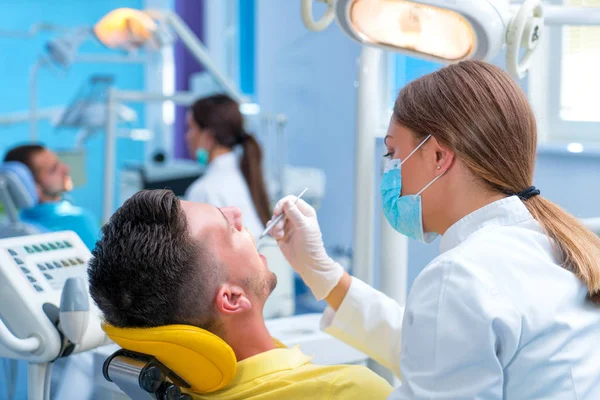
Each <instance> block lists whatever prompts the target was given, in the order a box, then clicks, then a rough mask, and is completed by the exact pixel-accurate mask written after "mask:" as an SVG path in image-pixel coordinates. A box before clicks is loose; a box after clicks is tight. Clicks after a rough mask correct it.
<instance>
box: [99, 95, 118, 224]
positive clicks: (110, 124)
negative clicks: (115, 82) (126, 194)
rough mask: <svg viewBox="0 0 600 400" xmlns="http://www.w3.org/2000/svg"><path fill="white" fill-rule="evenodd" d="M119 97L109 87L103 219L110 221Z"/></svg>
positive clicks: (113, 196)
mask: <svg viewBox="0 0 600 400" xmlns="http://www.w3.org/2000/svg"><path fill="white" fill-rule="evenodd" d="M117 98H118V92H117V90H116V89H114V88H109V89H108V95H107V97H106V134H105V135H106V136H105V137H104V204H102V220H103V222H105V223H106V222H108V220H109V219H110V216H111V215H112V213H113V208H114V201H115V169H116V159H117V157H116V153H117V112H116V111H117Z"/></svg>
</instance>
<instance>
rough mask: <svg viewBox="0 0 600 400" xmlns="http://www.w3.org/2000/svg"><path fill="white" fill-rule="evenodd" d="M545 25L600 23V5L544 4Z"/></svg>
mask: <svg viewBox="0 0 600 400" xmlns="http://www.w3.org/2000/svg"><path fill="white" fill-rule="evenodd" d="M544 24H545V25H550V26H553V25H572V26H586V25H600V7H565V6H552V5H547V4H544Z"/></svg>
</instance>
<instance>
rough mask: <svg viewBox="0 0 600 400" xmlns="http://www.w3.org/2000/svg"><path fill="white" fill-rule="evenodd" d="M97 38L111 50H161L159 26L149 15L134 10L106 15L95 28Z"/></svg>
mask: <svg viewBox="0 0 600 400" xmlns="http://www.w3.org/2000/svg"><path fill="white" fill-rule="evenodd" d="M93 30H94V34H95V35H96V38H97V39H98V40H99V41H100V42H102V43H103V44H104V45H105V46H106V47H109V48H111V49H122V50H127V51H130V50H134V49H137V48H140V47H142V46H144V45H150V46H151V47H153V48H159V47H160V46H161V45H162V43H161V41H160V35H159V34H158V33H159V27H158V24H157V23H156V22H155V21H154V20H153V19H152V17H150V16H149V15H148V14H147V13H145V12H143V11H141V10H135V9H132V8H117V9H115V10H112V11H111V12H109V13H108V14H106V15H105V16H104V17H102V19H100V21H98V22H97V23H96V25H95V26H94V28H93Z"/></svg>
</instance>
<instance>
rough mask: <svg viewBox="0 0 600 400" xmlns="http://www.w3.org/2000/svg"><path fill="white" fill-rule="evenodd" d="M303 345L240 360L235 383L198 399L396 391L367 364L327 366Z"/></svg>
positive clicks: (347, 398)
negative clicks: (320, 363) (316, 361)
mask: <svg viewBox="0 0 600 400" xmlns="http://www.w3.org/2000/svg"><path fill="white" fill-rule="evenodd" d="M310 360H311V357H309V356H307V355H305V354H303V353H302V351H300V349H299V348H297V347H296V348H292V349H287V348H278V349H274V350H269V351H266V352H264V353H261V354H257V355H255V356H253V357H250V358H247V359H245V360H243V361H240V362H239V363H238V366H237V372H236V375H235V377H234V378H233V380H232V381H231V383H229V385H227V386H226V387H224V388H223V389H221V390H219V391H217V392H213V393H206V394H196V393H191V394H192V396H193V398H194V400H201V399H202V400H204V399H211V400H214V399H219V400H242V399H243V400H246V399H250V400H287V399H311V400H312V399H315V400H318V399H323V400H337V399H344V400H378V399H382V400H383V399H386V398H387V397H388V396H389V395H390V393H391V392H392V390H393V389H392V387H391V386H390V385H389V384H388V382H387V381H386V380H385V379H383V378H382V377H380V376H379V375H377V374H376V373H374V372H373V371H371V370H370V369H368V368H366V367H361V366H356V365H335V366H323V365H315V364H312V363H311V362H310Z"/></svg>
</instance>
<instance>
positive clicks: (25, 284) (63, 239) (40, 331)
mask: <svg viewBox="0 0 600 400" xmlns="http://www.w3.org/2000/svg"><path fill="white" fill-rule="evenodd" d="M90 257H91V254H90V252H89V250H88V249H87V247H86V246H85V245H84V244H83V242H82V241H81V239H80V238H79V237H78V236H77V234H75V233H74V232H70V231H64V232H54V233H46V234H40V235H30V236H22V237H16V238H9V239H3V240H0V320H2V322H3V323H4V324H5V325H6V327H7V328H8V329H9V330H10V332H11V333H12V334H13V335H14V336H16V337H18V338H20V339H25V338H28V337H32V336H33V337H38V338H39V339H41V343H42V345H41V347H40V349H38V350H37V351H36V352H34V353H31V354H16V353H14V352H12V351H11V350H10V349H8V348H5V347H4V346H2V344H1V342H0V357H9V358H20V359H26V360H29V361H32V362H47V361H51V360H53V359H55V358H56V357H57V356H58V355H59V354H60V352H61V348H62V346H63V343H64V338H63V337H61V335H60V333H59V329H58V328H57V326H56V323H57V320H58V315H59V313H58V311H59V307H60V300H61V294H62V290H63V287H64V285H65V282H66V281H67V279H69V278H82V280H83V281H84V282H85V284H86V287H87V281H88V279H87V263H88V261H89V259H90ZM88 298H89V294H88ZM89 304H90V310H89V311H90V316H89V324H88V327H87V330H86V332H85V334H84V337H83V340H82V342H81V343H80V344H78V345H77V346H75V349H74V352H79V351H84V350H88V349H91V348H95V347H97V346H99V345H102V344H105V343H107V342H108V341H107V339H106V336H105V335H104V332H103V331H102V329H101V327H100V323H101V317H100V316H101V314H100V312H99V310H98V309H97V307H96V306H95V305H94V303H93V300H92V299H91V298H89Z"/></svg>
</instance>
